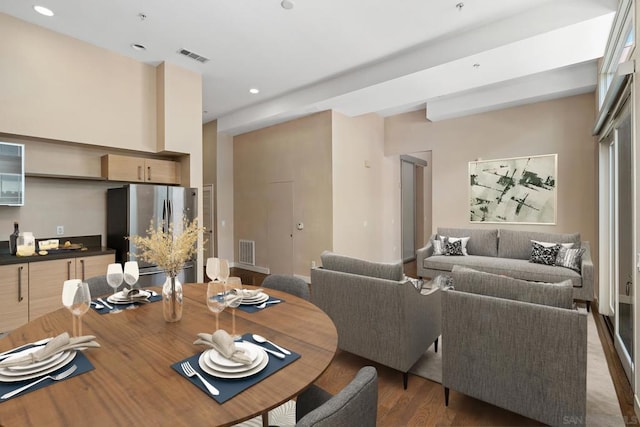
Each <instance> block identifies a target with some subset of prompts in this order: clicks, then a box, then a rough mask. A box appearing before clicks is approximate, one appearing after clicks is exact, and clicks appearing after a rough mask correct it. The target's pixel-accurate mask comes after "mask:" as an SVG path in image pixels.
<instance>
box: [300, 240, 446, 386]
mask: <svg viewBox="0 0 640 427" xmlns="http://www.w3.org/2000/svg"><path fill="white" fill-rule="evenodd" d="M321 259H322V265H323V266H322V267H321V268H314V269H312V270H311V286H312V288H313V292H312V294H311V301H312V302H313V303H314V304H315V305H317V306H318V307H320V308H321V309H322V310H323V311H324V312H325V313H327V314H328V315H329V317H330V318H331V320H332V321H333V323H334V324H335V326H336V329H337V330H338V347H339V348H341V349H342V350H345V351H348V352H350V353H354V354H357V355H358V356H362V357H364V358H367V359H369V360H373V361H374V362H378V363H380V364H382V365H385V366H389V367H391V368H393V369H397V370H398V371H400V372H402V373H403V380H404V387H405V388H406V387H407V380H408V371H409V369H411V367H412V366H413V365H414V364H415V363H416V361H417V360H418V359H419V358H420V356H422V355H423V354H424V352H425V351H427V349H428V348H429V346H431V344H432V343H434V342H435V343H436V348H437V339H438V337H439V336H440V318H441V302H440V295H441V291H440V289H439V288H435V289H432V290H430V291H429V292H428V293H426V294H421V293H420V291H418V289H416V287H415V286H414V285H413V284H411V283H410V282H408V281H404V273H403V267H402V263H401V262H397V263H394V264H384V263H376V262H369V261H365V260H360V259H356V258H349V257H345V256H341V255H336V254H333V253H330V252H324V253H323V254H322V256H321Z"/></svg>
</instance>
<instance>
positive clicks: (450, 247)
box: [445, 239, 464, 256]
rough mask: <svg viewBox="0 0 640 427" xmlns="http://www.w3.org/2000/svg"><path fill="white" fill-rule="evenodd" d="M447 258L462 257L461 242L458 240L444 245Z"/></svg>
mask: <svg viewBox="0 0 640 427" xmlns="http://www.w3.org/2000/svg"><path fill="white" fill-rule="evenodd" d="M445 247H446V252H445V255H447V256H464V252H462V241H461V240H460V239H458V240H456V241H453V242H452V241H448V242H447V243H445Z"/></svg>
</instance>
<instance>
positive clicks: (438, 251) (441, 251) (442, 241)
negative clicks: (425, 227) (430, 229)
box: [431, 235, 447, 255]
mask: <svg viewBox="0 0 640 427" xmlns="http://www.w3.org/2000/svg"><path fill="white" fill-rule="evenodd" d="M446 243H447V237H446V236H438V235H436V238H435V239H431V244H432V245H433V254H434V255H445V252H446V247H445V245H446Z"/></svg>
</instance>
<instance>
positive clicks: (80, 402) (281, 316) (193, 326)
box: [0, 284, 338, 427]
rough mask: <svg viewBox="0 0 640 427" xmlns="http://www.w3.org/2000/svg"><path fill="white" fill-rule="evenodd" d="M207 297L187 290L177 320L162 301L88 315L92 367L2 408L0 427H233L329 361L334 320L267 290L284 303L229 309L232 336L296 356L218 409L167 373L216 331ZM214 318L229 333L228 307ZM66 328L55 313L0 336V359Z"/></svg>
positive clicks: (286, 396)
mask: <svg viewBox="0 0 640 427" xmlns="http://www.w3.org/2000/svg"><path fill="white" fill-rule="evenodd" d="M246 287H247V288H255V287H251V286H246ZM155 290H157V291H159V289H157V288H156V289H155ZM206 291H207V285H206V284H186V285H184V310H183V316H182V320H180V321H178V322H175V323H168V322H166V321H165V320H164V317H163V314H162V302H154V303H149V304H143V305H140V306H138V307H137V308H135V309H133V310H122V311H121V312H120V313H117V314H99V313H97V312H96V311H94V310H93V309H91V310H89V312H87V313H86V314H85V315H84V316H83V331H82V333H83V335H95V336H96V340H97V341H98V343H100V345H101V347H100V348H90V349H87V350H85V351H84V354H85V355H86V356H87V358H88V359H89V361H90V362H91V363H92V364H93V366H94V368H95V369H93V370H91V371H89V372H85V373H83V374H81V375H78V376H75V377H72V378H69V379H66V380H64V381H59V382H56V383H53V384H51V385H49V386H47V387H44V388H41V389H38V390H35V391H32V392H29V393H25V394H23V395H19V396H17V397H15V398H13V399H10V400H7V401H4V402H0V426H2V427H5V426H6V427H8V426H45V425H46V426H67V427H68V426H85V425H88V426H118V425H126V426H147V425H148V426H165V425H167V426H168V425H171V426H183V425H184V426H227V425H233V424H235V423H238V422H242V421H245V420H248V419H250V418H253V417H255V416H258V415H261V414H263V413H265V412H266V411H269V410H270V409H273V408H275V407H277V406H278V405H281V404H282V403H284V402H286V401H288V400H290V399H291V398H294V397H295V396H296V395H298V394H299V393H300V392H301V391H302V390H304V389H305V388H306V387H307V386H308V385H309V384H311V383H313V382H314V381H315V380H316V379H317V378H318V377H319V376H320V375H321V374H322V373H323V372H324V371H325V369H326V368H327V367H328V366H329V364H330V363H331V361H332V360H333V357H334V356H335V353H336V350H337V344H338V335H337V331H336V328H335V326H334V324H333V322H332V321H331V319H330V318H329V317H328V316H327V315H326V314H325V313H324V312H323V311H322V310H320V309H319V308H318V307H316V306H315V305H313V304H311V303H310V302H309V301H306V300H304V299H301V298H298V297H295V296H293V295H291V294H287V293H284V292H279V291H276V290H271V289H268V290H266V291H267V292H268V294H269V295H270V296H272V297H277V298H281V299H282V300H284V302H282V303H280V304H275V305H272V306H268V307H267V308H265V309H263V310H259V311H257V312H255V313H247V312H244V311H242V310H240V309H236V311H235V316H236V332H238V333H241V334H242V333H256V334H260V335H262V336H263V337H266V338H267V339H269V340H271V341H274V342H276V343H277V344H279V345H281V346H283V347H285V348H288V349H290V350H291V351H294V352H296V353H298V354H300V356H301V357H300V358H299V359H297V360H295V361H294V362H292V363H291V364H289V365H287V366H285V367H284V368H282V369H280V370H278V371H276V372H274V373H273V374H271V375H270V376H268V377H267V378H265V379H263V380H262V381H260V382H258V383H256V384H255V385H253V386H251V387H249V388H247V389H246V390H244V391H242V392H241V393H239V394H237V395H236V396H234V397H233V398H231V399H229V400H227V401H226V402H224V403H223V404H219V403H218V402H216V401H215V400H214V399H213V398H211V397H210V396H209V395H207V394H205V393H204V392H203V391H202V390H200V389H199V388H198V387H196V386H194V385H193V384H192V383H190V382H189V381H188V380H186V379H185V378H184V377H182V376H181V375H179V374H178V373H177V372H176V371H174V370H173V369H172V368H171V365H172V364H174V363H176V362H178V361H180V360H182V359H185V358H187V357H189V356H192V355H194V354H196V353H198V352H201V351H203V350H204V349H205V348H203V347H202V346H198V345H194V344H193V342H194V340H195V339H196V334H197V333H199V332H207V333H212V332H213V331H214V330H215V316H214V314H213V313H211V312H210V311H209V310H208V309H207V306H206ZM219 319H220V328H221V329H225V330H226V331H228V332H229V333H231V325H232V322H231V320H232V318H231V312H230V311H229V309H228V308H227V309H226V310H225V311H224V312H222V313H220V318H219ZM71 326H72V317H71V313H70V312H69V311H68V310H67V309H65V308H61V309H59V310H56V311H54V312H51V313H49V314H46V315H44V316H42V317H39V318H37V319H35V320H33V321H31V322H29V323H28V324H26V325H24V326H22V327H20V328H18V329H15V330H13V331H12V332H11V333H10V334H9V335H8V336H6V337H4V338H2V339H0V352H1V351H6V350H9V349H11V348H14V347H17V346H19V345H22V344H25V343H29V342H33V341H36V340H39V339H41V338H44V337H47V336H49V337H53V336H56V335H59V334H60V333H62V332H65V331H70V330H71Z"/></svg>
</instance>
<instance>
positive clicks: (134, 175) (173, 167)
mask: <svg viewBox="0 0 640 427" xmlns="http://www.w3.org/2000/svg"><path fill="white" fill-rule="evenodd" d="M101 160H102V176H103V177H104V178H107V179H108V180H111V181H127V182H148V183H154V184H180V163H179V162H177V161H173V160H157V159H145V158H142V157H130V156H120V155H116V154H106V155H104V156H102V158H101Z"/></svg>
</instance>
